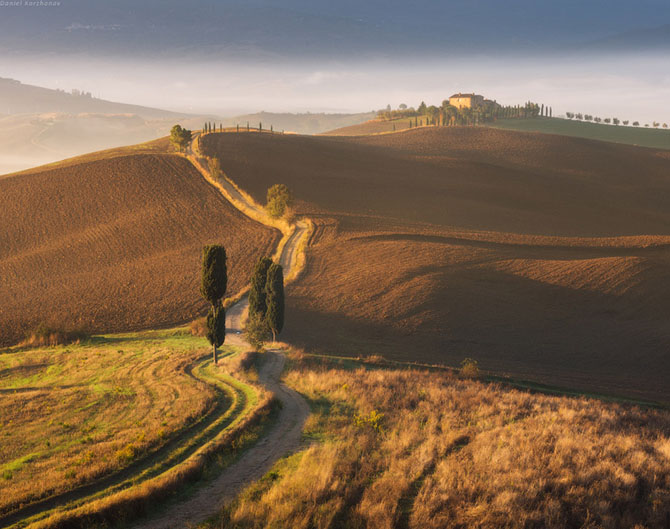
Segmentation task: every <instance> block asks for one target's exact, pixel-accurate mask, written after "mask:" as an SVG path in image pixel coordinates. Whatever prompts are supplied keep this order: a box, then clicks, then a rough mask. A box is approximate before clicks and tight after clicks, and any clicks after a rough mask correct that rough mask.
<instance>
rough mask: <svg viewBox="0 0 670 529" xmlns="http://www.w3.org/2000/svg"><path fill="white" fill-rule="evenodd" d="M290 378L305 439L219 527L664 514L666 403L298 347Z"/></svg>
mask: <svg viewBox="0 0 670 529" xmlns="http://www.w3.org/2000/svg"><path fill="white" fill-rule="evenodd" d="M286 380H287V382H288V383H289V384H290V385H291V386H293V387H295V388H296V389H298V390H299V391H300V392H302V393H303V394H304V395H305V396H306V397H307V398H309V399H310V402H311V404H312V407H313V411H314V413H313V415H312V417H311V418H310V420H309V422H308V424H307V427H306V430H305V434H306V436H307V439H311V440H312V441H313V442H312V443H311V444H310V446H309V447H308V448H307V449H305V450H304V451H303V452H301V453H298V454H296V455H294V456H291V457H289V458H287V459H286V460H284V461H281V462H280V463H278V464H277V465H275V467H274V468H273V470H272V471H271V472H270V473H268V474H267V475H266V476H265V477H264V478H263V479H262V480H260V481H259V482H258V483H256V484H254V485H252V486H251V487H249V488H248V490H247V491H245V492H244V493H243V494H242V495H241V496H240V498H238V500H237V501H236V503H235V504H234V505H232V506H231V507H230V508H229V509H227V510H226V511H225V512H224V513H223V516H222V518H221V520H220V526H221V527H226V528H239V529H241V528H262V527H292V528H294V529H300V528H316V529H320V528H328V527H349V528H363V527H368V528H374V529H377V528H380V529H381V528H388V529H391V528H398V527H399V528H417V529H418V528H432V527H435V528H443V527H482V528H498V527H509V528H527V527H538V528H539V527H548V528H549V527H551V528H557V529H558V528H566V527H574V528H578V527H592V528H596V527H598V528H600V527H602V528H630V527H634V526H636V527H648V528H652V527H664V526H665V525H664V524H667V522H668V520H669V519H670V448H669V447H670V413H668V412H667V411H652V410H646V409H639V408H636V407H632V406H624V405H617V404H606V403H603V402H600V401H596V400H587V399H577V398H567V397H551V396H544V395H538V394H529V393H525V392H521V391H518V390H513V389H508V388H504V387H501V386H498V385H491V384H485V383H481V382H476V381H472V380H466V379H462V378H459V377H457V376H455V375H450V374H448V373H444V372H427V371H419V370H379V369H375V370H364V369H353V370H352V369H343V368H338V367H334V365H333V363H332V362H327V361H323V360H318V359H314V358H310V357H307V356H304V355H301V356H300V357H296V358H294V360H293V364H292V366H291V370H290V371H289V372H288V374H287V376H286ZM410 388H412V389H410ZM209 526H210V527H218V526H219V523H218V522H215V523H212V524H210V525H209Z"/></svg>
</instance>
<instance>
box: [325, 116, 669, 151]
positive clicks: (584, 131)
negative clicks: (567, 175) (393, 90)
mask: <svg viewBox="0 0 670 529" xmlns="http://www.w3.org/2000/svg"><path fill="white" fill-rule="evenodd" d="M423 119H424V120H425V118H423ZM486 126H487V127H492V128H495V129H505V130H515V131H519V132H541V133H543V134H558V135H561V136H572V137H574V138H585V139H589V140H600V141H610V142H614V143H624V144H627V145H637V146H640V147H650V148H652V149H666V150H670V131H668V130H665V129H653V128H646V127H627V126H612V125H602V124H596V123H587V122H583V121H576V120H575V121H572V120H568V119H559V118H536V119H500V120H498V121H495V122H493V123H487V124H486ZM408 128H411V127H410V119H409V118H404V119H394V120H391V121H383V120H377V119H372V120H369V121H366V122H364V123H359V124H356V125H349V126H347V127H341V128H339V129H334V130H331V131H329V132H326V133H324V135H326V136H365V135H369V134H379V133H385V132H398V131H401V130H405V129H408Z"/></svg>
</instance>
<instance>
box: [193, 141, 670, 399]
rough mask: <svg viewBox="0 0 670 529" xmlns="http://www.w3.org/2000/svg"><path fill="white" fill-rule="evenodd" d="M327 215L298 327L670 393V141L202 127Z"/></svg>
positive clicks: (250, 172) (301, 288) (447, 359)
mask: <svg viewBox="0 0 670 529" xmlns="http://www.w3.org/2000/svg"><path fill="white" fill-rule="evenodd" d="M203 143H204V146H203V148H204V150H205V152H206V153H209V154H210V155H211V154H217V155H219V156H220V157H221V164H222V167H223V169H224V170H225V172H226V174H227V175H228V176H229V177H230V178H232V179H233V180H234V181H235V182H236V183H237V184H239V185H240V186H241V187H242V188H244V189H245V190H247V191H249V192H250V193H251V194H252V195H253V196H254V198H256V199H257V200H259V201H262V200H263V198H264V194H265V191H266V190H267V188H268V187H269V186H270V185H272V184H274V183H285V184H287V185H288V186H289V187H290V188H291V189H293V191H294V193H295V195H296V197H297V198H298V199H299V200H298V203H297V205H296V210H297V212H298V214H309V215H310V216H311V217H312V218H314V219H315V220H316V221H317V224H318V229H317V232H316V234H315V236H314V237H313V240H312V246H311V248H310V255H309V259H308V263H307V268H306V270H305V272H304V274H303V275H302V276H301V280H300V281H299V282H298V283H297V284H295V285H294V286H292V287H291V289H290V291H289V296H288V300H287V303H288V308H287V313H288V316H287V324H286V329H285V332H284V336H283V339H286V340H289V341H291V342H293V343H295V344H296V345H299V346H304V347H308V348H309V349H310V350H316V351H321V352H324V353H339V354H348V355H360V354H374V353H380V354H382V355H384V356H386V357H388V358H393V359H400V360H416V361H421V362H440V363H446V364H450V365H456V364H458V363H459V362H460V361H461V360H462V359H463V358H464V357H466V356H469V357H474V358H476V359H477V360H478V361H479V362H480V366H481V367H483V368H484V369H488V370H492V371H495V372H501V373H506V374H510V375H512V376H516V377H523V378H528V379H534V380H538V381H541V382H548V383H553V384H557V385H563V386H570V387H575V388H579V389H583V390H587V391H593V392H604V393H612V394H620V395H627V396H633V397H644V398H651V399H656V400H662V401H665V402H670V388H668V386H667V383H666V380H667V373H668V371H669V369H670V359H669V358H668V355H667V350H668V349H669V348H670V324H669V323H668V322H669V321H670V286H668V285H670V281H668V279H669V276H670V272H669V270H670V266H669V265H670V208H669V207H668V205H669V204H670V156H669V155H668V153H666V152H659V151H654V150H650V149H642V148H636V147H632V146H624V145H616V144H610V143H602V142H597V141H589V140H583V139H577V138H568V137H561V136H551V135H540V134H525V133H516V132H510V131H502V130H493V129H478V128H474V129H473V128H468V129H460V128H424V129H415V130H411V131H407V132H403V133H398V134H388V135H379V136H368V137H356V138H331V137H303V136H288V135H286V136H284V135H269V134H268V135H252V134H224V135H209V136H207V137H206V138H204V139H203Z"/></svg>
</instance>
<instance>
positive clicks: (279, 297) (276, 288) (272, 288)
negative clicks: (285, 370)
mask: <svg viewBox="0 0 670 529" xmlns="http://www.w3.org/2000/svg"><path fill="white" fill-rule="evenodd" d="M265 298H266V304H267V313H266V315H265V321H266V322H267V324H268V327H269V328H270V330H271V331H272V341H273V342H274V341H276V339H277V335H278V334H279V333H280V332H281V331H282V329H283V328H284V272H283V271H282V267H281V265H278V264H276V263H273V264H272V265H270V268H268V276H267V282H266V285H265Z"/></svg>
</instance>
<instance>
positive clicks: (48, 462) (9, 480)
mask: <svg viewBox="0 0 670 529" xmlns="http://www.w3.org/2000/svg"><path fill="white" fill-rule="evenodd" d="M207 350H208V348H207V345H206V342H205V340H203V339H200V340H194V339H192V338H190V337H189V336H186V335H183V336H182V335H179V334H177V335H174V336H169V335H168V336H167V337H165V336H160V335H156V336H155V337H153V338H152V336H151V335H149V336H144V337H136V336H133V335H127V336H126V335H120V336H114V337H110V338H109V339H97V340H94V341H90V342H84V343H82V344H80V345H70V346H60V347H51V348H42V349H29V350H25V349H21V348H15V349H10V350H8V351H5V352H4V354H0V394H1V395H2V397H1V398H0V422H1V423H2V428H1V430H2V451H1V453H0V476H1V477H2V479H0V514H6V513H7V511H8V510H10V508H12V507H16V506H18V505H20V504H22V503H28V502H30V501H33V500H35V499H38V498H42V497H45V496H49V495H53V494H55V493H59V492H63V491H65V490H68V489H71V488H74V487H75V486H77V485H80V484H82V483H88V482H90V481H92V480H94V479H95V478H98V477H100V476H102V475H105V474H108V473H109V472H112V471H114V470H117V469H120V468H123V467H125V466H127V465H128V464H129V463H131V462H132V461H133V460H135V459H137V458H138V457H139V456H141V455H142V454H144V453H146V452H147V451H149V450H151V449H153V448H155V447H157V446H158V445H160V444H162V443H164V442H165V441H166V440H167V439H169V438H170V437H171V436H173V435H174V434H175V432H177V431H179V430H180V429H182V428H184V427H185V426H187V425H188V424H190V423H191V422H193V420H195V419H196V418H197V417H200V416H201V415H203V414H204V413H205V412H207V410H209V409H210V408H211V407H212V406H213V405H214V397H215V394H214V392H213V391H212V389H211V388H210V387H209V386H208V385H207V384H205V383H203V382H201V381H200V380H198V379H196V378H194V377H193V376H191V374H190V369H189V366H190V365H191V364H193V363H194V361H195V360H196V359H197V358H199V357H201V356H202V355H203V353H206V351H207Z"/></svg>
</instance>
